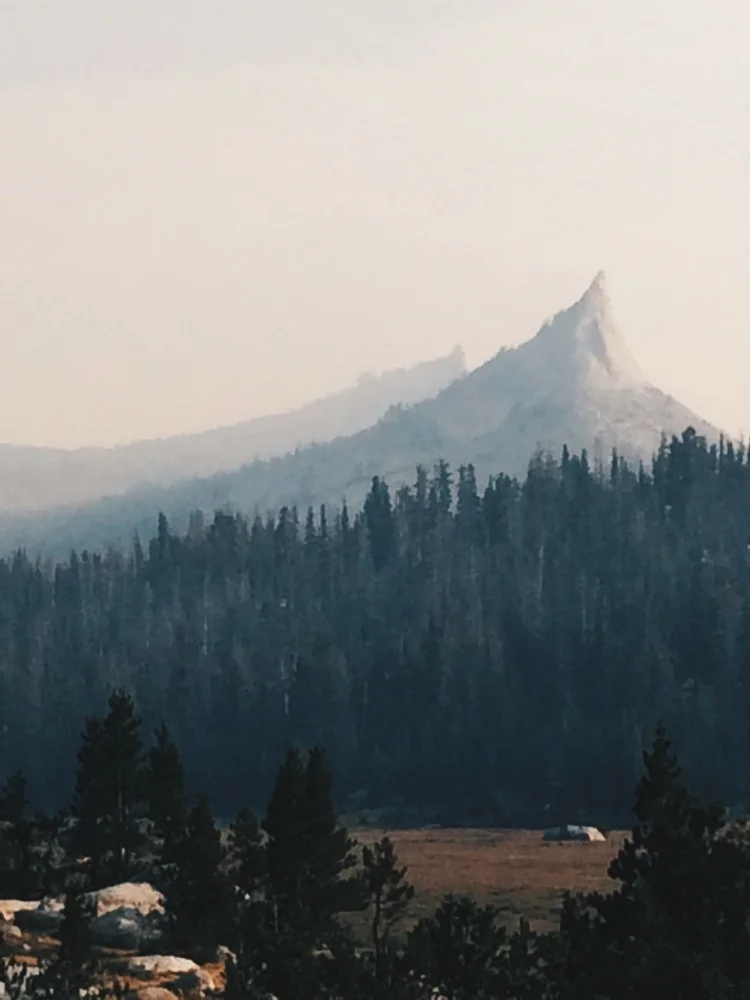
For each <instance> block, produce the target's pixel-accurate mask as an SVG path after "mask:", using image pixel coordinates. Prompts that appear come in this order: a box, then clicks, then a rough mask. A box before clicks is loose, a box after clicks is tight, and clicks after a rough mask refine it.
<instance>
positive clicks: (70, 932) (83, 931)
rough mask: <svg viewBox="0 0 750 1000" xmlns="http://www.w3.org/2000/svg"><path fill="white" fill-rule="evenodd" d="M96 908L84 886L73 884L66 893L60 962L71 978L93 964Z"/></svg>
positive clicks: (60, 933) (60, 932)
mask: <svg viewBox="0 0 750 1000" xmlns="http://www.w3.org/2000/svg"><path fill="white" fill-rule="evenodd" d="M94 915H95V914H94V906H93V904H92V903H91V902H90V901H89V900H88V899H87V898H86V896H85V894H84V891H83V886H82V885H81V884H80V883H73V884H71V885H70V886H69V887H68V890H67V891H66V893H65V909H64V910H63V918H62V923H61V925H60V931H59V937H60V950H59V955H58V962H59V963H60V965H61V966H62V967H64V968H65V969H66V971H67V973H68V974H69V975H70V976H80V975H81V974H83V972H84V970H85V969H86V968H87V966H88V965H89V964H90V962H91V933H90V931H89V925H90V923H91V921H92V919H93V918H94Z"/></svg>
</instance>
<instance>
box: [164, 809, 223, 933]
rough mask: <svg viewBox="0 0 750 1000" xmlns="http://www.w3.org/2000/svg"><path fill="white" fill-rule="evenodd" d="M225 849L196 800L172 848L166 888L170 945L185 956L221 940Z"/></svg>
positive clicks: (211, 820) (206, 811)
mask: <svg viewBox="0 0 750 1000" xmlns="http://www.w3.org/2000/svg"><path fill="white" fill-rule="evenodd" d="M225 853H226V852H225V850H224V847H223V846H222V842H221V833H220V831H219V830H218V829H217V828H216V824H215V822H214V818H213V814H212V812H211V806H210V805H209V803H208V799H206V798H205V796H201V797H200V798H199V799H198V801H197V802H196V804H195V805H194V807H193V808H192V810H191V811H190V815H189V816H188V820H187V826H186V829H185V834H184V836H183V838H182V840H181V841H180V843H179V844H178V845H177V848H176V851H175V856H176V869H177V873H176V876H175V878H174V880H173V881H172V883H171V884H170V886H169V887H168V889H167V893H166V908H167V913H168V915H169V918H170V921H171V927H172V936H173V940H174V944H175V946H176V947H177V948H178V949H182V950H187V951H190V952H196V950H198V951H201V952H210V951H211V950H213V949H215V948H216V946H217V945H219V944H224V943H225V941H224V940H222V939H223V938H224V937H225V935H226V933H227V931H228V926H229V923H230V920H231V916H232V898H231V893H230V886H229V882H228V881H227V877H226V875H225V873H224V871H223V865H224V861H225Z"/></svg>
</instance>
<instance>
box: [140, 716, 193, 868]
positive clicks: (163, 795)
mask: <svg viewBox="0 0 750 1000" xmlns="http://www.w3.org/2000/svg"><path fill="white" fill-rule="evenodd" d="M155 736H156V743H155V744H154V746H153V747H152V748H151V750H150V751H149V754H148V765H147V767H146V771H145V774H144V787H145V793H146V802H147V806H148V816H149V819H150V820H151V821H152V823H153V827H154V832H155V834H156V836H157V837H159V839H160V840H161V842H162V849H161V856H160V860H161V862H162V864H168V863H170V862H173V861H174V860H175V851H176V848H177V845H178V843H179V841H180V838H181V837H182V835H183V833H184V830H185V823H186V820H187V794H186V791H185V771H184V768H183V766H182V761H181V760H180V753H179V751H178V749H177V747H176V746H175V744H174V741H173V740H172V737H171V736H170V733H169V729H168V728H167V726H166V724H164V723H162V724H161V726H159V728H158V729H157V730H156V734H155Z"/></svg>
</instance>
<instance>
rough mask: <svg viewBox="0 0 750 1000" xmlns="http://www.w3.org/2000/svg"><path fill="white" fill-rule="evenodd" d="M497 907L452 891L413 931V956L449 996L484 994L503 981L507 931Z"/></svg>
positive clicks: (418, 967)
mask: <svg viewBox="0 0 750 1000" xmlns="http://www.w3.org/2000/svg"><path fill="white" fill-rule="evenodd" d="M498 917H499V914H498V911H497V910H496V909H495V907H493V906H479V905H478V904H477V903H476V902H475V901H474V900H473V899H470V898H469V897H468V896H460V897H457V896H453V895H448V896H446V897H445V899H444V900H443V901H442V902H441V904H440V906H439V907H438V909H437V910H436V912H435V913H434V915H433V916H432V917H429V918H423V919H422V920H420V921H419V923H418V924H417V926H416V927H415V928H414V930H413V931H412V932H411V933H410V935H409V945H408V950H409V959H410V960H411V961H412V962H413V963H414V966H415V968H417V969H418V970H419V971H421V972H422V973H423V974H424V975H425V976H426V977H427V980H428V981H429V982H430V983H432V984H433V985H436V986H439V987H440V989H441V990H442V991H444V992H446V993H447V994H448V995H452V994H454V993H456V994H460V995H462V996H463V995H467V996H478V995H479V994H480V993H482V991H492V990H496V989H497V987H498V985H499V984H500V983H501V969H502V965H503V957H502V949H503V947H504V945H505V941H506V935H505V930H504V929H503V928H502V927H501V926H500V924H499V921H498Z"/></svg>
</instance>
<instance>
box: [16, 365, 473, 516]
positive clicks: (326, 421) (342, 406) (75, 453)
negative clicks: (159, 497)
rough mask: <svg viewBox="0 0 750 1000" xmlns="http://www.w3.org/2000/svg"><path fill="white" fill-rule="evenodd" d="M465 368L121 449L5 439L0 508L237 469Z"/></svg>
mask: <svg viewBox="0 0 750 1000" xmlns="http://www.w3.org/2000/svg"><path fill="white" fill-rule="evenodd" d="M464 372H465V361H464V353H463V351H462V349H461V348H460V347H456V348H455V349H454V350H453V351H452V352H451V353H450V354H448V355H446V356H445V357H442V358H437V359H435V360H433V361H425V362H423V363H421V364H418V365H414V366H412V367H411V368H398V369H394V370H392V371H386V372H383V373H382V374H380V375H374V374H371V373H366V374H364V375H362V376H360V379H359V382H358V383H357V385H356V386H353V387H352V388H350V389H345V390H343V391H342V392H338V393H334V394H333V395H330V396H326V397H325V398H323V399H317V400H314V401H312V402H310V403H307V404H306V405H305V406H302V407H300V408H299V409H296V410H291V411H290V412H288V413H280V414H274V415H271V416H266V417H259V418H256V419H253V420H247V421H243V422H242V423H240V424H235V425H234V426H231V427H220V428H217V429H215V430H210V431H205V432H203V433H201V434H187V435H181V436H178V437H170V438H161V439H157V440H152V441H137V442H135V443H133V444H129V445H125V446H122V447H117V448H78V449H75V450H65V449H59V448H30V447H17V446H14V445H7V444H3V445H0V510H42V509H45V508H50V507H55V506H62V505H66V504H77V503H83V502H85V501H87V500H99V499H101V498H102V497H103V496H107V495H110V494H117V493H124V492H125V491H127V490H129V489H132V488H133V487H135V486H138V485H143V484H145V483H149V484H151V485H154V486H166V485H169V484H171V483H175V482H177V481H179V480H181V479H186V478H189V477H191V476H209V475H212V474H213V473H216V472H224V471H229V470H232V469H238V468H240V466H243V465H246V464H247V463H248V462H252V461H254V460H255V459H263V458H270V457H271V456H272V455H283V454H284V453H286V452H289V451H292V450H293V449H295V448H297V447H298V446H300V445H306V444H310V443H311V442H313V441H318V442H323V441H330V440H332V439H333V438H336V437H339V436H340V435H342V434H353V433H355V432H356V431H359V430H363V429H364V428H366V427H369V426H371V425H372V424H374V423H375V421H376V420H378V418H379V417H381V416H382V415H383V414H384V413H385V412H386V410H387V409H388V407H389V406H392V405H393V404H395V403H405V404H409V403H416V402H419V401H421V400H423V399H427V398H429V397H430V396H434V395H435V394H436V393H437V392H439V391H440V390H441V389H443V388H445V386H447V385H449V384H450V383H451V382H452V381H454V379H457V378H458V377H459V376H460V375H462V374H463V373H464Z"/></svg>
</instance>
